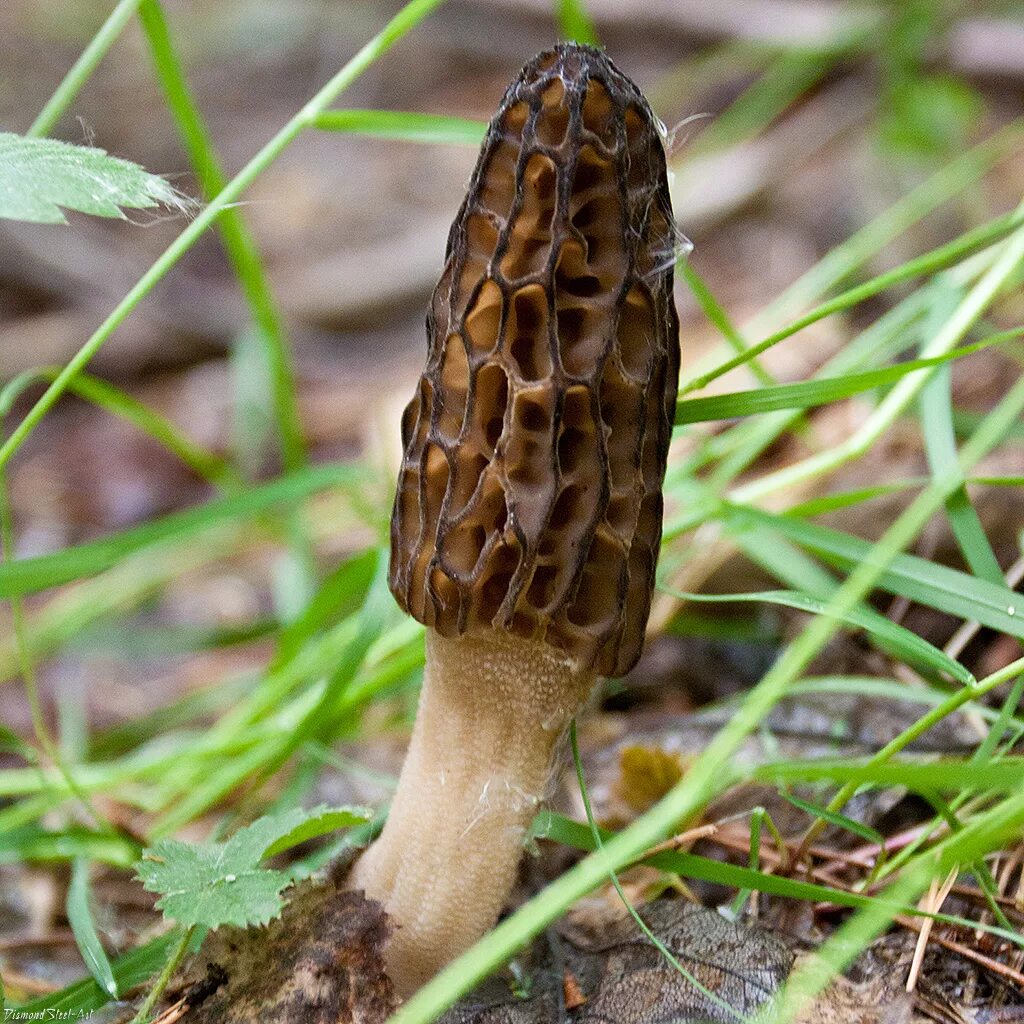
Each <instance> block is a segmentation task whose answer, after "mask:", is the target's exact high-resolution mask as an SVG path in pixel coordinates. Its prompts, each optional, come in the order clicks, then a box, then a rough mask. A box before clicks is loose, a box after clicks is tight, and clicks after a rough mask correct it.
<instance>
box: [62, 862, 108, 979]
mask: <svg viewBox="0 0 1024 1024" xmlns="http://www.w3.org/2000/svg"><path fill="white" fill-rule="evenodd" d="M65 906H66V909H67V915H68V923H69V924H70V925H71V931H72V932H73V933H74V936H75V942H76V943H77V944H78V951H79V952H80V953H81V954H82V959H83V960H84V961H85V966H86V967H88V968H89V973H90V974H91V975H92V976H93V980H94V981H95V982H96V984H97V985H99V987H100V988H101V989H103V991H104V992H106V993H107V995H109V996H110V997H111V999H116V998H117V997H118V994H119V991H120V990H119V989H118V985H117V980H116V979H115V978H114V972H113V970H112V969H111V966H110V961H109V960H108V959H107V953H106V950H105V949H104V948H103V944H102V943H101V942H100V937H99V933H98V932H97V931H96V923H95V922H94V921H93V917H92V908H91V907H90V906H89V862H88V860H86V859H85V858H84V857H76V858H75V859H74V860H73V861H72V863H71V884H70V885H69V886H68V898H67V902H66V904H65Z"/></svg>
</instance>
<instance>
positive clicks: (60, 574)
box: [0, 466, 360, 597]
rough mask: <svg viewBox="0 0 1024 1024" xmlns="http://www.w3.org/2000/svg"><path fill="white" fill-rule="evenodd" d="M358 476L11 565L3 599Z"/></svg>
mask: <svg viewBox="0 0 1024 1024" xmlns="http://www.w3.org/2000/svg"><path fill="white" fill-rule="evenodd" d="M359 476H360V471H359V469H358V468H356V467H353V466H317V467H311V468H309V469H304V470H300V471H299V472H298V473H292V474H290V475H289V476H285V477H281V478H279V479H277V480H274V481H272V482H271V483H268V484H262V485H260V486H258V487H253V488H251V489H249V490H248V491H245V492H244V493H242V494H238V495H232V496H231V497H228V498H223V499H220V500H218V501H212V502H209V503H207V504H205V505H200V506H198V507H197V508H191V509H186V510H185V511H184V512H176V513H173V514H172V515H169V516H165V517H164V518H163V519H157V520H153V521H152V522H148V523H144V524H143V525H141V526H136V527H133V528H131V529H129V530H123V531H122V532H120V533H117V534H114V535H113V536H110V537H104V538H101V539H100V540H96V541H90V542H88V543H86V544H80V545H78V546H77V547H72V548H65V549H63V550H62V551H57V552H55V553H54V554H52V555H40V556H38V557H36V558H23V559H20V560H18V561H14V562H8V563H7V564H6V565H2V566H0V597H11V596H12V595H17V594H28V593H34V592H36V591H39V590H46V589H47V588H49V587H55V586H58V585H60V584H63V583H69V582H71V581H72V580H77V579H82V578H84V577H86V576H92V575H95V574H96V573H98V572H102V571H103V570H104V569H109V568H111V567H112V566H115V565H117V563H118V562H120V561H121V560H122V559H123V558H125V557H127V556H128V555H130V554H133V553H135V552H137V551H140V550H141V549H143V548H146V547H149V546H150V545H152V544H156V543H157V542H161V541H188V540H189V539H191V538H194V537H195V536H196V535H197V534H199V533H201V532H202V531H204V530H208V529H210V528H211V527H214V526H217V525H218V524H220V523H225V522H228V521H231V520H236V519H242V518H251V517H253V516H256V515H258V514H259V513H261V512H265V511H266V510H268V509H271V508H273V507H274V506H277V505H282V506H283V505H293V504H295V503H296V502H298V501H300V500H302V499H303V498H305V497H308V496H309V495H310V494H314V493H316V492H317V491H322V490H326V489H328V488H330V487H337V486H342V485H346V484H350V483H352V482H353V481H354V480H356V479H358V478H359Z"/></svg>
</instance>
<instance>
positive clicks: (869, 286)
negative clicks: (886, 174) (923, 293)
mask: <svg viewBox="0 0 1024 1024" xmlns="http://www.w3.org/2000/svg"><path fill="white" fill-rule="evenodd" d="M1022 223H1024V210H1018V211H1016V212H1015V213H1012V214H1007V215H1006V216H1005V217H998V218H996V219H995V220H992V221H990V222H989V223H988V224H983V225H981V226H980V227H977V228H973V229H971V230H970V231H967V232H965V233H964V234H962V235H961V236H960V237H959V238H955V239H953V241H951V242H947V243H946V244H945V245H940V246H939V247H938V248H936V249H932V250H931V251H930V252H927V253H925V254H924V255H922V256H918V257H917V258H916V259H912V260H908V261H907V262H906V263H903V264H901V265H900V266H898V267H896V268H894V269H893V270H890V271H887V272H886V273H884V274H879V275H878V276H877V277H873V278H871V280H869V281H865V282H864V283H863V284H860V285H857V286H856V287H855V288H849V289H847V290H846V291H844V292H841V293H840V294H839V295H837V296H836V297H835V298H833V299H829V300H828V302H823V303H821V304H820V305H818V306H816V307H815V308H814V309H812V310H811V311H810V312H809V313H805V314H804V315H803V316H801V317H798V318H797V319H796V320H794V321H793V322H792V323H791V324H789V325H788V326H786V327H784V328H782V329H781V330H778V331H775V332H774V333H773V334H770V335H769V336H768V337H767V338H764V339H763V340H762V341H759V342H758V343H757V344H756V345H751V346H749V347H747V348H745V350H744V351H743V352H741V353H740V354H738V355H736V356H735V357H733V358H732V359H728V360H726V361H725V362H722V363H720V364H719V365H718V366H716V367H715V368H714V369H713V370H710V371H709V372H707V373H705V374H702V375H701V376H699V377H696V378H695V379H693V380H692V381H690V382H688V383H687V384H685V385H683V387H682V389H681V391H680V394H683V395H685V394H689V393H690V392H691V391H699V390H701V388H705V387H707V386H708V385H709V384H710V383H712V381H715V380H717V379H718V378H719V377H722V376H724V375H725V374H727V373H728V372H729V371H730V370H735V369H736V368H737V367H739V366H742V365H744V364H745V363H747V362H749V361H750V360H752V359H754V358H755V357H756V356H758V355H761V354H762V353H764V352H767V351H768V349H770V348H774V346H776V345H778V344H779V343H780V342H782V341H785V340H786V339H787V338H791V337H793V335H794V334H798V333H799V332H800V331H802V330H803V329H804V328H806V327H810V326H811V325H812V324H816V323H817V322H818V321H819V320H824V319H825V318H826V317H829V316H832V315H833V314H834V313H840V312H843V311H844V310H847V309H852V308H853V307H854V306H856V305H858V304H859V303H861V302H864V301H865V300H866V299H870V298H872V297H874V296H875V295H878V294H879V293H881V292H883V291H887V290H888V289H889V288H892V287H893V286H894V285H897V284H900V283H902V282H904V281H909V280H911V279H913V278H915V277H925V276H927V275H929V274H934V273H936V272H937V271H940V270H943V269H945V268H947V267H950V266H952V265H954V264H955V263H959V262H960V261H961V260H963V259H964V258H965V257H966V256H968V255H969V254H971V253H973V252H976V251H977V250H979V249H982V248H984V247H986V246H989V245H994V244H995V243H997V242H999V241H1000V240H1001V239H1003V238H1005V237H1006V236H1007V235H1008V234H1009V233H1010V232H1011V231H1013V229H1014V228H1016V227H1018V226H1020V224H1022Z"/></svg>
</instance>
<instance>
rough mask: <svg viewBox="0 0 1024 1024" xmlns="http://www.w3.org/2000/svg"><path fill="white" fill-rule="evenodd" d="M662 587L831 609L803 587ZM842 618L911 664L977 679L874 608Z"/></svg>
mask: <svg viewBox="0 0 1024 1024" xmlns="http://www.w3.org/2000/svg"><path fill="white" fill-rule="evenodd" d="M660 589H661V590H662V591H663V592H664V593H666V594H671V595H672V596H673V597H675V598H677V599H678V600H680V601H694V602H699V603H705V602H707V603H727V604H732V603H745V602H749V603H754V604H774V605H779V606H781V607H783V608H794V609H796V610H797V611H801V612H808V613H810V614H812V615H824V614H825V613H826V610H827V608H828V601H827V600H820V599H819V598H816V597H812V596H811V595H810V594H807V593H805V592H803V591H800V590H759V591H754V592H750V593H743V594H691V593H686V592H685V591H677V590H670V589H668V588H666V587H661V588H660ZM841 621H842V622H845V623H847V624H848V625H851V626H856V627H857V628H858V629H863V630H865V631H866V632H867V633H870V634H871V635H872V636H874V637H876V638H878V639H880V640H883V641H885V642H886V643H887V645H888V646H889V649H890V650H892V651H894V652H896V653H897V654H900V655H902V656H903V657H904V658H905V659H906V660H907V661H909V662H911V663H912V664H919V665H927V666H928V667H929V668H930V669H932V670H933V671H939V672H944V673H946V674H947V675H949V676H951V677H952V678H954V679H956V680H958V681H959V682H961V683H964V684H966V685H970V684H971V683H973V682H974V676H973V675H972V674H971V673H970V672H968V671H967V669H966V668H964V666H963V665H961V664H960V663H959V662H958V661H955V660H954V659H953V658H951V657H949V655H948V654H946V653H944V652H943V651H941V650H939V648H937V647H935V646H933V645H932V644H930V643H928V641H927V640H925V639H924V638H923V637H919V636H918V635H917V634H916V633H914V632H913V631H911V630H909V629H907V628H906V627H905V626H901V625H900V624H899V623H897V622H893V621H892V620H891V619H887V618H886V617H885V616H884V615H880V614H879V613H878V612H876V611H874V609H871V608H851V609H850V610H849V611H848V612H846V613H845V614H844V615H843V616H842V619H841Z"/></svg>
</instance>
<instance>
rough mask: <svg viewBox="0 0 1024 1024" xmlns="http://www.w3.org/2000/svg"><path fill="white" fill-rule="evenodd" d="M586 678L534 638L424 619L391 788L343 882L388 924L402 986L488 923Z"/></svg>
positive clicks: (429, 972)
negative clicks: (411, 715) (418, 676)
mask: <svg viewBox="0 0 1024 1024" xmlns="http://www.w3.org/2000/svg"><path fill="white" fill-rule="evenodd" d="M593 681H594V675H593V673H592V672H590V671H580V670H579V669H578V668H577V667H576V665H575V664H574V663H573V662H572V661H571V660H570V659H569V658H567V657H565V656H562V655H560V654H559V653H558V652H556V651H554V650H552V648H550V647H548V646H546V645H544V644H541V643H536V642H532V641H525V640H522V639H520V638H518V637H514V636H509V635H507V634H504V633H501V632H498V631H488V632H486V633H474V634H472V635H464V636H461V637H458V638H456V639H450V640H449V639H445V638H444V637H442V636H440V635H438V634H437V633H436V632H435V631H434V630H432V629H429V628H428V629H427V660H426V669H425V672H424V677H423V690H422V693H421V696H420V704H419V711H418V713H417V717H416V725H415V728H414V729H413V734H412V741H411V743H410V746H409V752H408V754H407V756H406V760H405V764H404V765H403V767H402V773H401V777H400V779H399V782H398V791H397V792H396V794H395V799H394V801H393V803H392V805H391V811H390V813H389V815H388V820H387V824H386V825H385V826H384V830H383V832H382V833H381V835H380V838H379V839H377V841H376V842H375V843H374V844H373V845H372V846H371V847H370V848H369V849H368V850H367V851H366V852H365V853H364V854H363V855H362V857H361V858H360V859H359V860H358V861H357V863H356V864H355V867H354V868H353V872H352V876H351V879H350V882H349V885H350V886H351V887H352V888H356V889H363V890H365V892H366V894H367V895H368V896H369V897H371V898H373V899H376V900H379V901H380V902H382V903H383V904H384V906H385V908H386V909H387V911H388V914H389V915H390V916H391V918H392V919H393V921H394V922H395V924H396V925H397V928H396V931H395V933H394V935H393V936H392V938H391V940H390V942H389V944H388V949H387V954H386V955H387V961H388V969H389V974H390V976H391V979H392V981H393V982H394V984H395V987H396V989H397V990H398V992H399V994H401V995H402V996H403V997H404V996H407V995H409V994H411V993H412V992H413V991H415V990H416V988H418V987H419V986H420V985H422V984H423V983H424V982H425V981H427V980H428V979H430V978H431V977H433V975H434V974H435V973H437V971H438V970H440V968H441V967H443V966H444V965H445V964H447V963H448V962H449V961H451V960H453V959H454V958H455V957H457V956H458V955H459V954H460V953H462V952H464V951H465V950H466V949H468V948H469V947H470V946H471V945H472V944H473V943H474V942H475V941H476V940H477V939H478V938H480V936H481V935H483V934H484V932H486V931H487V930H488V929H489V928H491V927H492V926H493V925H494V923H495V921H496V920H497V918H498V914H499V913H500V912H501V909H502V907H503V905H504V903H505V901H506V900H507V898H508V895H509V892H510V890H511V887H512V883H513V881H514V879H515V875H516V866H517V864H518V863H519V858H520V856H521V854H522V844H523V836H524V834H525V832H526V829H527V827H528V826H529V824H530V821H531V820H532V818H533V815H534V813H535V812H536V810H537V807H538V805H539V804H540V802H541V801H542V800H543V798H544V796H545V792H546V790H547V788H548V785H549V780H550V776H551V763H552V757H553V753H554V749H555V746H556V744H557V742H558V740H559V739H560V737H561V736H562V735H563V734H564V732H565V728H566V726H567V725H568V723H569V721H570V719H571V718H572V716H573V715H574V714H575V713H576V712H577V710H578V709H579V708H580V706H581V705H582V704H583V703H584V702H585V701H586V699H587V696H588V694H589V693H590V690H591V688H592V685H593Z"/></svg>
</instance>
